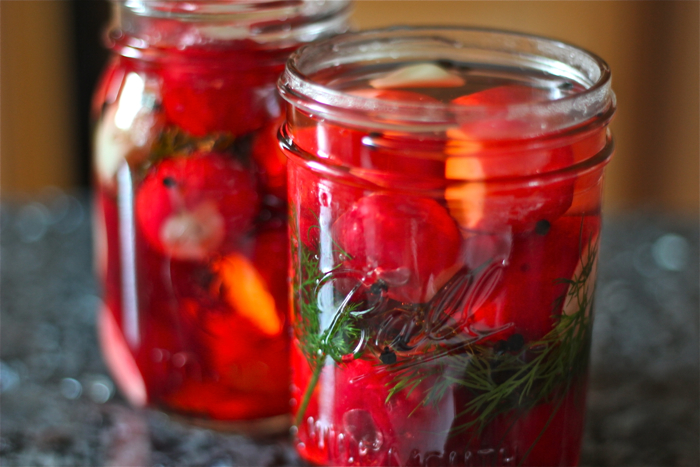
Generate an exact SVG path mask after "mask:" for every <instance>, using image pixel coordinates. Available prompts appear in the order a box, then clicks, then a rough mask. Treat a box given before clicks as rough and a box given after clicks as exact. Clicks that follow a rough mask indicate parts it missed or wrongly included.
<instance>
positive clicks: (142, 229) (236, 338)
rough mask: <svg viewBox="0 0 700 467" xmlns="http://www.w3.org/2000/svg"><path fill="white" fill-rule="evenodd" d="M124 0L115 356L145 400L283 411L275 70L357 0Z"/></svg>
mask: <svg viewBox="0 0 700 467" xmlns="http://www.w3.org/2000/svg"><path fill="white" fill-rule="evenodd" d="M114 6H115V10H114V11H115V14H114V18H115V24H114V26H113V27H112V28H111V30H110V32H109V36H108V45H109V47H110V48H111V50H112V52H113V54H112V59H111V61H110V62H109V64H108V65H107V67H106V69H105V71H104V73H103V76H102V79H101V82H100V83H99V86H98V88H97V90H96V92H95V97H94V108H93V114H94V117H95V118H94V119H95V133H94V161H95V163H94V166H95V180H96V183H95V185H96V188H97V190H96V192H97V193H96V203H95V207H96V215H95V244H96V266H97V271H98V274H99V277H100V278H101V280H102V283H103V287H104V304H105V307H104V309H103V310H102V312H101V313H100V317H99V329H100V340H101V344H102V348H103V353H104V356H105V359H106V361H107V363H108V366H109V367H110V369H111V371H112V373H113V375H114V377H115V379H116V381H117V383H118V385H119V387H120V388H121V389H122V392H123V393H124V394H125V396H126V397H127V399H129V401H130V402H132V403H133V404H136V405H151V406H155V407H160V408H163V409H167V410H169V411H171V412H175V413H179V414H183V415H186V416H188V417H194V418H201V419H206V420H217V421H222V422H227V423H228V422H232V421H246V420H261V419H272V418H274V417H278V418H279V417H281V418H284V417H285V414H286V413H288V411H289V389H288V386H289V369H288V357H287V355H288V346H289V345H288V340H289V339H288V332H287V325H288V324H287V318H286V315H287V308H288V306H287V299H288V298H287V297H288V292H287V285H286V284H287V279H286V277H287V269H288V266H287V249H288V247H287V243H288V241H287V223H286V213H287V208H286V167H285V166H286V163H285V158H284V156H283V154H282V153H281V151H280V150H279V148H278V146H277V143H276V138H275V134H276V131H277V128H278V127H279V124H280V107H281V106H280V104H279V102H278V96H277V92H276V89H275V83H276V80H277V78H278V76H279V74H280V73H281V71H282V70H283V68H284V62H285V60H286V58H287V57H288V56H289V54H290V53H291V52H292V51H293V50H294V49H295V48H297V47H298V46H299V45H300V44H302V43H304V42H307V41H310V40H314V39H316V38H319V37H324V36H327V35H331V34H334V33H338V32H342V31H344V30H345V29H346V28H347V16H348V3H347V2H319V1H311V0H309V1H301V2H277V1H262V2H260V1H251V2H214V1H212V2H179V1H157V2H150V1H133V0H128V1H124V2H116V3H115V5H114ZM266 426H267V425H265V424H264V423H263V424H262V425H260V427H262V428H261V429H263V430H265V429H266V428H265V427H266Z"/></svg>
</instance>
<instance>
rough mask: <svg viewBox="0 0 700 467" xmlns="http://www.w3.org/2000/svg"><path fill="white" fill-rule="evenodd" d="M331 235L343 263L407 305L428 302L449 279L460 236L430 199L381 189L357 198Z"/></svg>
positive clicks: (453, 267) (444, 212)
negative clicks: (344, 255) (382, 284)
mask: <svg viewBox="0 0 700 467" xmlns="http://www.w3.org/2000/svg"><path fill="white" fill-rule="evenodd" d="M332 235H333V237H334V238H335V239H336V241H337V242H338V244H339V245H340V247H341V248H342V249H343V250H344V251H345V252H346V253H347V254H348V255H349V256H350V259H348V260H346V261H345V264H346V266H347V267H349V268H352V269H355V270H358V271H361V272H362V273H363V274H365V275H367V276H368V278H370V279H368V280H370V281H372V282H374V281H378V280H382V281H383V282H385V283H386V285H387V286H388V292H387V293H388V295H389V296H390V297H392V298H393V299H395V300H398V301H402V302H411V303H421V302H426V301H428V300H430V299H431V298H432V297H433V295H435V293H436V292H437V290H439V289H440V287H442V285H444V284H445V282H447V281H448V280H449V279H450V277H452V275H453V274H454V272H455V265H456V262H457V253H458V252H459V248H460V238H461V237H460V234H459V230H458V229H457V226H456V225H455V223H454V220H452V218H451V217H450V216H449V214H448V213H447V211H446V210H445V208H443V207H442V206H441V205H440V204H438V203H437V202H435V201H434V200H432V199H429V198H418V197H413V196H410V197H397V196H395V195H390V194H383V193H377V194H373V195H371V196H366V197H364V198H362V199H360V200H359V201H357V202H356V203H355V204H354V205H353V207H352V208H351V209H350V210H349V211H347V212H346V213H345V214H343V215H342V216H341V217H339V218H338V220H337V221H336V222H335V224H334V225H333V229H332Z"/></svg>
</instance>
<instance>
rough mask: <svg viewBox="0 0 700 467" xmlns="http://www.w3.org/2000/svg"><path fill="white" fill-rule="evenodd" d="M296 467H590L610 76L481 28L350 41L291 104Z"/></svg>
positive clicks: (290, 94) (307, 57)
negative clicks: (590, 386) (590, 380)
mask: <svg viewBox="0 0 700 467" xmlns="http://www.w3.org/2000/svg"><path fill="white" fill-rule="evenodd" d="M279 87H280V91H281V93H282V96H283V97H284V98H285V100H286V101H287V102H288V109H287V122H286V124H285V125H284V126H283V128H282V130H281V133H280V140H281V145H282V147H283V148H284V150H285V152H286V154H287V156H288V158H289V206H290V225H291V229H290V231H291V252H292V273H293V277H292V288H293V291H292V293H293V313H292V321H293V322H292V325H293V329H294V342H293V348H292V358H293V368H294V371H293V381H294V385H293V394H292V396H293V401H294V408H293V412H294V416H295V438H296V446H297V449H298V451H299V453H300V454H301V455H302V457H304V458H305V459H306V460H308V461H310V462H312V463H314V464H320V465H455V466H457V465H468V466H471V465H532V466H550V465H552V466H565V465H566V466H570V465H576V464H577V463H578V458H579V452H580V445H581V437H582V432H583V426H584V413H585V397H586V396H585V394H586V381H587V367H588V355H589V346H590V332H591V324H592V314H591V313H592V303H593V293H594V288H595V275H596V264H597V258H598V244H599V235H600V197H601V186H602V185H601V184H602V176H603V168H604V166H605V164H606V163H607V162H608V160H609V158H610V156H611V153H612V140H611V137H610V134H609V132H608V130H607V125H608V123H609V120H610V118H611V117H612V114H613V113H614V110H615V100H614V95H613V94H612V91H611V89H610V73H609V70H608V67H607V65H606V64H605V63H604V62H603V61H602V60H600V59H599V58H598V57H596V56H594V55H592V54H590V53H587V52H585V51H582V50H580V49H578V48H575V47H572V46H569V45H567V44H563V43H559V42H555V41H551V40H547V39H543V38H537V37H532V36H526V35H520V34H514V33H507V32H499V31H489V30H474V29H455V28H442V29H439V28H438V29H431V28H393V29H389V30H383V31H370V32H364V33H357V34H348V35H343V36H339V37H336V38H333V39H331V40H328V41H324V42H321V43H318V44H314V45H310V46H306V47H304V48H302V49H300V50H299V51H298V52H296V53H295V54H293V56H292V58H291V59H290V61H289V62H288V64H287V69H286V71H285V74H284V75H283V76H282V78H281V79H280V83H279Z"/></svg>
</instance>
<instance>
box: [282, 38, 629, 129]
mask: <svg viewBox="0 0 700 467" xmlns="http://www.w3.org/2000/svg"><path fill="white" fill-rule="evenodd" d="M455 59H459V60H460V61H462V62H470V63H477V64H482V65H483V64H489V65H513V66H520V67H527V68H529V69H532V70H537V71H545V72H547V73H550V74H552V75H555V76H560V77H562V78H566V79H568V80H570V81H574V82H576V83H577V84H580V85H581V86H582V89H581V90H579V91H576V92H573V93H572V94H571V95H568V96H565V97H562V98H559V99H555V100H543V101H536V102H528V103H513V104H501V103H498V104H482V105H470V106H464V105H459V104H455V103H451V102H450V103H443V102H408V101H388V100H381V99H378V98H376V97H367V96H359V95H354V94H350V93H347V92H343V91H340V90H336V89H332V88H330V87H327V86H325V85H323V84H321V83H319V82H317V81H316V80H315V79H314V77H313V76H314V74H315V73H318V72H319V71H322V70H324V69H328V68H330V67H337V66H341V65H350V64H356V63H361V62H364V63H373V64H377V63H387V62H389V63H390V62H392V61H399V60H403V61H415V62H420V61H436V60H455ZM278 88H279V90H280V93H281V95H282V97H283V98H284V99H285V100H286V101H287V102H289V103H290V104H292V105H293V106H295V107H297V108H299V109H300V110H302V111H305V112H307V113H309V114H313V115H317V116H319V117H322V118H328V119H331V120H334V121H338V122H341V123H345V124H351V125H356V126H360V127H370V128H384V129H397V130H401V131H414V132H421V131H444V130H445V129H448V128H452V127H455V126H460V125H462V124H464V123H469V122H474V121H478V120H482V121H483V120H487V121H488V120H491V119H492V120H494V121H495V120H503V119H504V118H505V119H517V120H520V121H525V122H531V124H530V125H525V126H523V127H521V128H520V130H519V131H520V134H518V135H513V134H512V133H511V134H509V137H522V138H528V137H537V136H542V135H545V134H551V133H554V132H558V131H561V130H567V129H570V128H572V127H576V126H579V125H581V124H583V123H585V122H590V121H591V120H593V121H595V122H597V124H598V125H600V126H602V125H605V124H607V123H608V122H609V120H610V119H611V117H612V114H613V113H614V111H615V106H616V101H615V94H614V93H613V91H612V88H611V72H610V68H609V66H608V64H607V63H606V62H605V61H604V60H603V59H602V58H600V57H599V56H598V55H596V54H594V53H591V52H588V51H586V50H584V49H582V48H580V47H576V46H573V45H570V44H568V43H565V42H562V41H558V40H554V39H549V38H545V37H540V36H535V35H531V34H525V33H519V32H511V31H503V30H498V29H488V28H473V27H462V26H394V27H390V28H384V29H375V30H368V31H361V32H352V33H345V34H341V35H338V36H335V37H332V38H330V39H326V40H323V41H319V42H316V43H313V44H309V45H305V46H303V47H301V48H300V49H298V50H297V51H296V52H294V53H293V54H292V55H291V56H290V58H289V59H288V61H287V66H286V69H285V72H284V73H283V74H282V76H281V77H280V80H279V82H278ZM586 126H587V127H588V126H589V125H586ZM596 126H597V125H596Z"/></svg>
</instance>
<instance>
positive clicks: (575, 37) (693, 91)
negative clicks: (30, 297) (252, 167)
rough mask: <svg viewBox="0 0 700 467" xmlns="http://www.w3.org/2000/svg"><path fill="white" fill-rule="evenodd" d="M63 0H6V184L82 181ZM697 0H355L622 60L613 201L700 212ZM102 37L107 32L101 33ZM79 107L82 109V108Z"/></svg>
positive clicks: (388, 17) (0, 14) (370, 21)
mask: <svg viewBox="0 0 700 467" xmlns="http://www.w3.org/2000/svg"><path fill="white" fill-rule="evenodd" d="M67 3H68V2H65V1H53V2H27V1H0V20H1V24H0V34H1V35H0V44H1V49H0V59H1V61H2V62H1V64H0V79H1V82H0V90H1V95H0V110H1V114H0V143H1V147H0V151H1V152H0V163H1V166H0V172H1V175H2V178H1V188H2V193H3V194H11V193H16V192H36V191H37V190H40V189H41V188H42V187H43V186H46V185H49V184H50V185H57V186H61V187H71V186H74V185H75V183H76V176H75V173H76V171H77V164H80V163H81V162H79V161H78V160H77V159H76V157H75V145H76V142H75V138H74V135H75V125H76V123H75V122H76V115H75V106H74V103H75V95H74V93H73V92H72V88H71V87H70V86H69V84H70V82H71V80H73V79H75V76H74V71H73V70H74V69H75V68H74V67H73V65H72V57H71V56H70V50H71V49H70V47H68V46H67V44H66V40H65V38H66V37H67V36H68V35H69V32H70V30H71V29H70V28H72V27H73V26H74V25H71V23H70V17H69V15H67V14H66V10H67ZM699 6H700V3H698V2H696V1H648V2H647V1H644V2H642V1H600V2H599V1H560V2H552V1H545V2H531V1H515V2H507V1H497V2H490V1H483V2H482V1H431V0H427V1H426V0H422V1H418V0H416V1H384V0H365V1H358V2H356V7H355V14H354V22H355V25H356V26H357V27H359V28H362V29H366V28H373V27H381V26H386V25H390V24H400V23H403V24H457V25H475V26H482V27H495V28H502V29H512V30H518V31H523V32H529V33H534V34H538V35H545V36H551V37H554V38H557V39H561V40H564V41H566V42H570V43H573V44H576V45H579V46H581V47H584V48H586V49H589V50H591V51H593V52H595V53H597V54H598V55H600V56H602V57H603V58H605V59H606V60H607V61H608V62H609V63H610V65H611V67H612V70H613V87H614V89H615V91H616V93H617V97H618V113H617V116H616V118H615V121H614V122H613V131H614V133H615V136H616V140H617V148H618V149H617V153H616V157H615V159H614V160H613V162H612V163H611V165H610V167H609V171H608V180H607V186H606V202H607V207H608V209H610V210H615V209H627V208H634V207H639V206H645V207H653V208H657V209H663V210H668V211H675V212H678V213H686V214H690V215H694V216H696V215H697V214H698V210H699V198H700V187H699V184H698V180H699V178H700V164H699V162H700V156H699V154H700V145H699V136H698V135H699V134H700V132H699V130H700V121H699V116H700V107H699V100H700V97H699V95H698V92H699V90H700V77H699V74H698V70H699V66H700V65H699V58H700V51H699V50H698V49H699V47H698V46H699V44H700V36H699V32H698V29H699V28H698V25H699V23H700V8H699ZM95 41H99V38H98V37H96V38H95ZM78 118H85V117H84V116H82V115H81V116H79V117H78Z"/></svg>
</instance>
